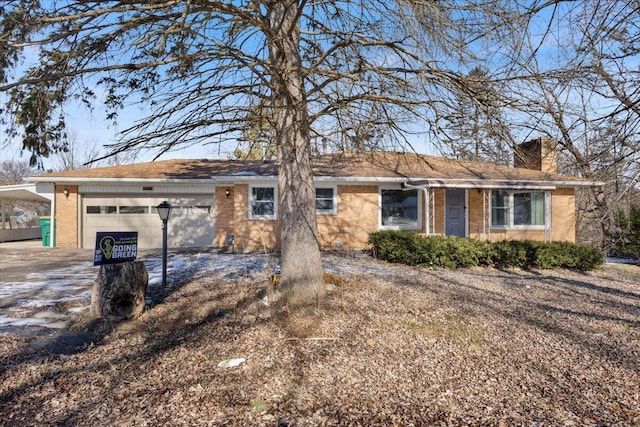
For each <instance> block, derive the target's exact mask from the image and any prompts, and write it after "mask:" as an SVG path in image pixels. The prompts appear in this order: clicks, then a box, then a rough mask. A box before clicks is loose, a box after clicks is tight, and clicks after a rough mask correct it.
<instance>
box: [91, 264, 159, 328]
mask: <svg viewBox="0 0 640 427" xmlns="http://www.w3.org/2000/svg"><path fill="white" fill-rule="evenodd" d="M148 279H149V276H148V274H147V269H146V268H145V266H144V263H143V262H141V261H134V262H123V263H121V264H105V265H101V266H100V271H99V272H98V277H96V279H95V280H94V282H93V292H92V293H91V314H92V315H94V316H96V317H102V318H105V319H110V320H122V319H133V318H136V317H138V316H140V315H141V314H142V312H143V311H144V306H145V297H146V294H147V284H148V282H149V280H148Z"/></svg>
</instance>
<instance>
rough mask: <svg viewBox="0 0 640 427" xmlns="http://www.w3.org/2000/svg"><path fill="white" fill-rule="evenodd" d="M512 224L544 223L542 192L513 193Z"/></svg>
mask: <svg viewBox="0 0 640 427" xmlns="http://www.w3.org/2000/svg"><path fill="white" fill-rule="evenodd" d="M513 225H544V193H540V192H538V193H515V194H514V195H513Z"/></svg>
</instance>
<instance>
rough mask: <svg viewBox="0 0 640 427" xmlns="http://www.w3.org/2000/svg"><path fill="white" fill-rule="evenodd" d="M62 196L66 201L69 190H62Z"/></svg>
mask: <svg viewBox="0 0 640 427" xmlns="http://www.w3.org/2000/svg"><path fill="white" fill-rule="evenodd" d="M62 194H64V197H66V198H67V199H68V198H69V190H68V189H66V188H65V189H64V190H62Z"/></svg>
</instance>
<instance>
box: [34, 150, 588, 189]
mask: <svg viewBox="0 0 640 427" xmlns="http://www.w3.org/2000/svg"><path fill="white" fill-rule="evenodd" d="M313 165H314V174H315V176H317V177H339V178H349V177H354V178H355V177H358V178H404V179H412V180H466V181H479V180H492V181H511V182H517V181H555V182H560V181H569V182H580V181H584V182H585V183H586V181H585V180H582V179H581V178H577V177H573V176H568V175H562V174H555V173H553V174H552V173H543V172H540V171H536V170H530V169H523V168H512V167H508V166H500V165H495V164H492V163H487V162H472V161H463V160H453V159H446V158H443V157H435V156H428V155H422V154H415V153H397V152H371V153H338V154H329V155H323V156H318V157H314V159H313ZM277 173H278V171H277V164H276V163H275V162H274V161H257V160H185V159H176V160H161V161H155V162H149V163H137V164H131V165H120V166H108V167H100V168H92V169H79V170H71V171H63V172H53V173H47V174H43V175H38V176H36V177H34V180H35V181H53V180H55V178H77V179H78V180H86V179H89V180H91V179H97V178H100V179H121V178H129V179H161V180H165V179H178V180H203V179H211V178H212V177H230V178H233V177H242V176H255V177H260V176H265V177H266V176H276V175H277Z"/></svg>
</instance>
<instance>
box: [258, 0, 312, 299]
mask: <svg viewBox="0 0 640 427" xmlns="http://www.w3.org/2000/svg"><path fill="white" fill-rule="evenodd" d="M299 12H300V10H299V5H298V3H297V2H296V1H295V0H294V1H291V0H289V1H275V2H273V3H272V4H271V9H270V10H269V13H268V18H269V24H270V26H271V33H270V39H269V47H270V55H271V64H272V67H273V68H272V70H271V77H272V80H271V85H272V105H273V110H274V113H275V120H276V130H275V133H276V141H277V145H278V161H279V176H278V193H279V202H280V203H279V212H278V216H279V218H280V230H281V234H280V240H281V251H282V260H281V281H280V286H281V288H282V291H283V293H284V297H285V300H286V301H287V302H288V303H289V304H292V305H306V304H310V303H317V302H318V300H319V299H321V298H322V296H323V294H324V287H323V286H322V260H321V258H320V248H319V245H318V226H317V222H316V210H315V189H314V185H313V171H312V169H311V137H310V132H309V131H310V128H309V126H310V124H309V117H308V112H307V100H306V97H305V89H304V76H303V70H302V67H301V58H300V29H299V22H298V20H299Z"/></svg>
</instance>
